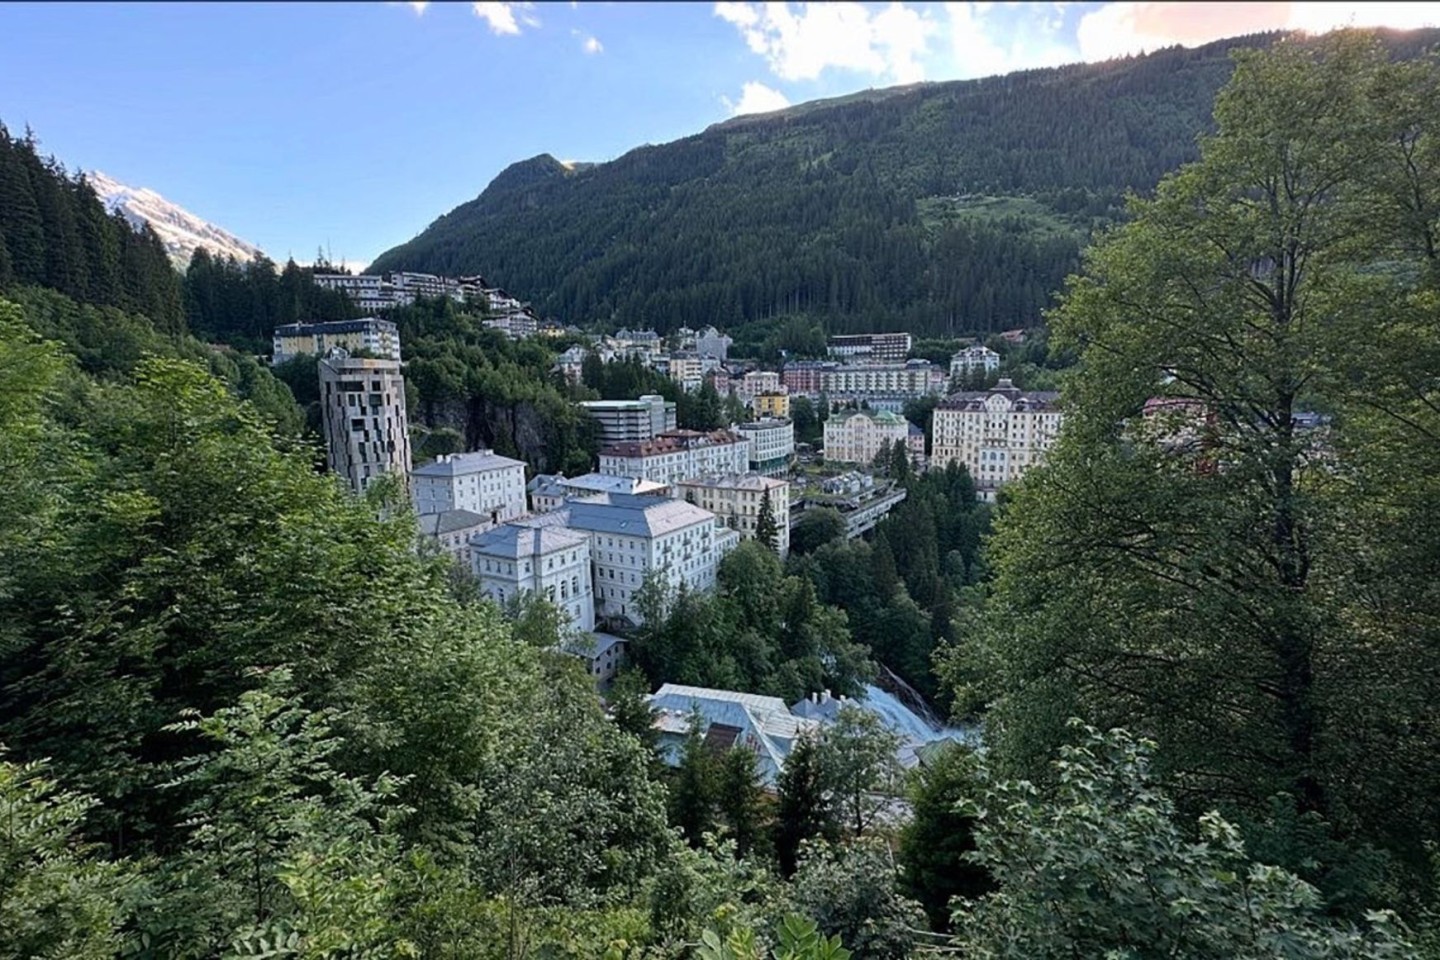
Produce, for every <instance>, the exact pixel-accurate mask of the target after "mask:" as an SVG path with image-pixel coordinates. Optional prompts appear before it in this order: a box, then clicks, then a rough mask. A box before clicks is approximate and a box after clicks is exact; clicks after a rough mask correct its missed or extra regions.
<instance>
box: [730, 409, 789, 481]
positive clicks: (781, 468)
mask: <svg viewBox="0 0 1440 960" xmlns="http://www.w3.org/2000/svg"><path fill="white" fill-rule="evenodd" d="M736 429H737V430H739V431H740V436H742V437H744V438H745V440H746V442H747V443H749V445H750V452H749V454H748V456H749V458H750V459H749V469H750V471H751V472H752V473H758V474H762V475H764V476H767V477H775V476H780V475H782V474H784V473H786V472H787V471H788V470H789V469H790V462H791V461H792V460H794V459H795V424H794V422H793V421H791V420H788V419H781V418H773V417H764V418H762V419H759V420H752V421H750V422H749V423H742V424H739V425H737V426H736Z"/></svg>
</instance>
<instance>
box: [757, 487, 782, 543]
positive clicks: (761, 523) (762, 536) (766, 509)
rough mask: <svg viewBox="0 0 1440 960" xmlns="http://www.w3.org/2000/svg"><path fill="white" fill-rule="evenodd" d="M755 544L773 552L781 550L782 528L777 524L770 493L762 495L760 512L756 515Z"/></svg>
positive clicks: (765, 492)
mask: <svg viewBox="0 0 1440 960" xmlns="http://www.w3.org/2000/svg"><path fill="white" fill-rule="evenodd" d="M755 542H756V543H758V544H760V545H761V546H764V547H768V548H769V549H770V550H772V551H779V549H780V526H779V525H778V524H777V523H776V522H775V506H774V504H772V503H771V502H770V491H769V490H768V489H767V490H765V491H764V492H763V493H762V494H760V510H759V512H758V513H757V514H756V515H755Z"/></svg>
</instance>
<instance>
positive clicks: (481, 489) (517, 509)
mask: <svg viewBox="0 0 1440 960" xmlns="http://www.w3.org/2000/svg"><path fill="white" fill-rule="evenodd" d="M410 488H411V492H412V494H413V496H414V499H415V512H416V513H418V514H421V515H422V516H423V515H424V514H427V513H443V512H445V511H446V510H469V511H470V512H472V513H478V514H480V515H481V516H485V517H489V518H490V520H491V522H492V523H504V522H505V521H507V520H513V519H515V518H516V517H518V516H520V515H521V514H523V513H525V464H524V463H522V462H521V461H519V460H512V459H510V458H509V457H502V456H500V455H498V454H496V453H495V452H494V451H492V450H477V451H475V452H473V453H449V454H443V455H441V456H440V457H437V458H436V459H435V461H434V462H433V463H427V464H426V465H425V466H423V467H417V468H416V469H415V470H413V471H411V473H410Z"/></svg>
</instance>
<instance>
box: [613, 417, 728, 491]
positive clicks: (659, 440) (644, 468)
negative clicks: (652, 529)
mask: <svg viewBox="0 0 1440 960" xmlns="http://www.w3.org/2000/svg"><path fill="white" fill-rule="evenodd" d="M749 463H750V444H749V443H748V442H747V441H746V440H745V439H744V438H743V437H740V436H738V435H736V434H734V433H731V432H730V431H728V430H714V431H711V432H709V433H701V432H699V431H696V430H670V431H667V432H665V433H661V434H658V435H656V436H655V438H654V439H652V440H644V441H640V442H630V443H617V444H615V445H614V446H610V447H606V448H605V449H603V450H601V451H600V472H601V473H608V474H610V475H611V476H616V477H639V478H641V479H644V480H653V481H654V482H656V483H667V484H668V483H675V482H677V481H680V480H684V479H685V478H687V477H698V476H700V475H701V474H706V473H744V472H745V471H746V470H747V469H748V468H749Z"/></svg>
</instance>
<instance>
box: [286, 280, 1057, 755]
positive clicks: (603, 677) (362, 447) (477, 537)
mask: <svg viewBox="0 0 1440 960" xmlns="http://www.w3.org/2000/svg"><path fill="white" fill-rule="evenodd" d="M316 282H317V283H318V284H321V285H323V286H327V287H329V288H332V289H336V290H341V291H343V292H344V293H345V294H346V295H347V296H348V297H350V298H351V299H352V300H353V301H354V303H355V305H356V306H357V307H358V308H359V309H361V310H362V311H374V312H375V313H376V314H383V313H384V312H385V311H387V310H389V309H391V308H393V307H395V306H405V305H410V304H413V303H414V302H415V301H416V299H417V298H436V297H442V298H448V299H450V300H452V301H454V302H455V303H457V304H464V305H466V306H467V308H469V309H473V310H478V311H479V312H480V313H481V314H482V315H483V316H484V318H485V319H484V321H483V322H484V324H485V325H486V326H487V327H490V328H492V329H496V330H498V331H500V332H502V333H503V334H504V335H505V336H506V337H507V338H510V339H516V340H522V339H525V338H528V337H554V336H566V337H568V338H570V339H572V340H573V341H575V342H573V343H572V344H571V345H570V346H568V347H567V348H566V349H564V350H563V351H561V352H559V353H558V354H557V356H556V360H555V364H554V368H553V372H554V373H555V375H556V376H558V377H561V378H563V380H564V381H565V382H568V383H578V382H579V380H580V378H581V375H582V370H583V368H584V366H585V364H586V363H587V362H591V363H593V362H596V361H598V362H599V363H601V364H610V363H616V362H625V361H630V362H638V363H640V364H642V365H643V366H644V367H645V368H647V369H649V370H653V371H655V372H656V373H658V374H660V375H663V376H664V377H667V378H669V379H670V380H671V381H673V382H674V383H675V384H676V385H677V386H678V387H679V388H680V389H681V390H683V391H684V392H685V393H687V394H694V393H696V392H698V391H700V390H702V389H713V390H714V391H715V392H716V393H717V395H719V396H722V397H726V398H728V399H729V400H730V401H732V407H731V409H733V410H736V411H738V412H739V413H740V416H739V417H737V418H736V419H735V420H734V421H733V422H731V423H730V424H728V425H727V426H726V427H723V428H720V429H714V430H709V431H697V430H689V429H682V428H681V427H680V426H679V422H678V418H677V410H676V407H677V404H676V402H675V401H673V400H667V399H665V397H663V396H661V395H658V394H644V395H640V396H634V397H631V398H628V399H617V400H582V401H577V402H576V407H577V408H578V409H579V410H580V411H583V413H584V414H585V415H586V417H588V418H589V420H590V421H591V422H592V423H593V429H594V431H595V434H596V438H597V448H598V453H597V456H596V458H595V462H594V463H592V464H591V467H592V469H591V471H590V472H588V473H582V474H577V475H574V476H565V475H563V474H554V473H550V474H547V473H542V472H540V471H539V470H538V469H537V468H536V466H535V465H534V464H530V463H526V462H524V461H522V460H519V459H514V458H511V457H506V456H501V455H499V454H497V453H496V452H494V451H493V450H489V449H476V450H471V451H468V452H455V453H447V454H440V455H439V456H437V457H435V458H433V459H432V460H430V461H429V462H425V463H417V462H416V461H415V457H414V456H413V454H412V444H411V438H410V430H409V425H410V423H411V416H410V413H409V411H407V409H406V388H405V366H406V364H405V358H404V351H403V345H402V343H401V342H400V336H399V333H398V330H397V327H396V325H395V324H394V323H393V322H392V321H390V320H387V319H385V318H384V316H382V315H371V316H366V317H363V318H361V319H357V320H344V321H332V322H318V323H297V324H290V325H284V326H279V327H277V328H276V330H275V333H274V340H273V349H272V354H271V362H272V363H275V364H280V363H284V362H287V361H289V360H291V359H293V358H295V357H296V356H300V355H307V354H308V355H313V356H315V357H317V359H318V371H319V379H320V394H321V399H322V411H323V427H324V436H325V443H326V452H327V460H328V463H329V466H330V469H331V470H332V471H333V472H334V473H335V474H336V475H337V476H338V477H340V478H342V479H343V480H344V481H345V483H346V484H348V486H349V487H350V488H351V489H352V490H353V491H354V492H355V493H357V494H360V493H364V492H365V491H366V490H367V489H369V488H370V487H371V486H372V485H374V484H375V483H377V482H378V481H379V480H380V479H381V478H383V477H395V478H398V479H399V480H400V481H401V485H402V487H403V489H404V490H405V491H406V494H407V495H408V497H409V500H410V503H411V505H412V507H413V509H414V512H415V514H416V518H417V523H418V526H419V533H420V535H421V537H422V539H423V540H425V541H428V542H430V543H432V544H433V545H434V547H435V548H436V549H439V550H441V551H443V552H445V553H447V554H449V555H450V556H452V557H453V558H454V560H455V562H456V563H457V564H458V565H459V566H460V568H461V569H463V570H465V571H466V572H467V573H468V574H469V575H471V576H473V577H474V579H475V581H476V582H477V583H478V584H479V588H480V590H481V591H482V592H483V594H484V595H486V596H488V597H490V598H492V599H493V600H494V601H495V602H496V603H498V604H500V605H502V606H505V605H507V604H508V605H511V607H513V606H514V605H515V604H517V603H520V602H521V601H522V599H523V598H524V597H525V596H527V595H533V596H538V597H543V598H544V599H545V600H546V601H547V602H548V603H550V604H552V605H553V606H554V607H555V609H556V610H558V611H559V613H560V614H561V615H562V616H563V618H564V620H565V623H566V633H567V636H569V637H570V639H569V640H567V641H566V642H565V644H564V649H565V651H566V652H568V653H572V654H574V655H576V656H579V657H580V658H582V660H584V661H585V665H586V668H587V670H588V672H589V674H590V675H591V676H592V677H593V678H594V681H595V683H596V685H597V686H598V687H599V688H600V690H601V691H604V690H605V689H607V688H608V686H609V685H610V684H611V683H612V682H613V681H614V679H615V677H616V676H617V674H618V673H619V672H620V670H621V669H622V667H623V666H624V665H625V662H626V648H627V643H628V639H627V638H628V637H630V636H633V634H634V632H635V631H636V630H637V629H638V628H640V627H641V626H642V625H643V623H644V616H645V614H644V612H643V610H642V606H643V604H642V603H641V601H640V596H641V591H642V588H643V587H644V585H645V584H646V582H647V579H650V578H659V580H660V581H661V582H663V583H664V584H665V585H666V586H668V587H669V588H671V589H675V590H683V591H689V592H698V593H704V592H706V591H709V590H711V589H713V587H714V586H715V583H716V572H717V570H718V568H719V566H720V563H721V560H722V559H723V558H724V557H725V555H726V554H727V553H729V552H730V551H731V550H733V549H734V548H735V547H736V545H738V544H739V543H740V542H742V541H746V540H757V541H759V542H761V543H762V544H763V545H764V546H766V547H767V548H768V549H770V550H771V551H773V552H774V553H775V554H776V555H777V556H778V557H779V558H781V559H782V560H783V559H784V558H785V557H786V556H787V555H788V554H789V552H790V543H791V537H792V531H793V530H794V529H795V528H796V526H797V525H798V524H800V523H801V522H802V521H803V520H804V518H805V516H806V514H807V512H809V511H815V510H826V509H828V510H831V511H835V512H838V513H839V514H840V516H841V517H843V519H844V527H843V531H844V536H845V537H846V538H851V539H853V538H859V537H863V536H866V535H867V534H869V532H870V531H872V530H874V529H875V527H876V525H877V524H878V523H879V522H880V521H881V520H883V519H884V518H885V517H886V516H887V515H888V514H890V513H891V511H892V510H893V509H894V508H895V507H896V506H897V505H898V504H900V503H901V502H902V501H903V500H904V499H905V496H906V490H905V487H904V486H903V485H901V484H899V483H896V482H895V481H894V479H893V478H892V477H891V475H890V474H891V469H890V468H891V464H892V462H893V461H894V459H895V458H897V457H898V458H900V459H901V460H903V461H905V464H906V468H907V469H908V470H910V471H913V472H914V473H917V474H920V473H924V472H925V471H927V470H932V469H935V470H942V471H943V470H944V469H945V468H946V467H947V466H949V465H951V464H955V465H958V466H960V467H963V468H964V470H965V471H967V472H968V474H969V476H970V477H972V478H974V482H975V487H976V494H977V496H978V497H979V498H980V499H981V500H985V501H993V500H994V499H995V498H996V496H997V495H998V494H999V492H1000V491H1001V490H1002V489H1003V487H1004V486H1005V485H1006V484H1008V483H1012V482H1014V481H1016V480H1018V479H1020V478H1021V477H1022V476H1023V475H1024V474H1025V472H1026V470H1027V469H1028V468H1029V467H1031V466H1033V465H1035V464H1038V463H1040V462H1042V461H1043V459H1044V457H1045V453H1046V451H1047V450H1048V449H1049V448H1050V446H1051V445H1052V444H1053V443H1054V441H1055V438H1056V436H1057V435H1058V432H1059V429H1060V424H1061V418H1062V414H1061V412H1060V410H1059V408H1058V406H1057V404H1056V394H1055V393H1054V392H1046V391H1023V390H1020V389H1018V388H1017V387H1015V386H1014V385H1013V383H1012V382H1011V381H1010V380H1009V379H1006V378H997V376H996V374H997V371H998V370H999V368H1000V361H1001V357H1000V354H999V353H998V352H997V351H996V350H993V349H991V348H990V347H988V346H986V345H984V344H979V343H971V344H969V345H967V346H965V347H963V348H962V349H961V350H959V352H957V353H955V354H954V355H953V356H952V357H951V358H950V361H949V363H948V365H944V364H936V363H932V362H930V361H929V360H926V359H916V358H914V357H912V356H911V352H912V348H913V341H912V337H911V335H910V334H908V333H903V332H902V333H880V334H856V335H836V336H832V337H830V338H829V339H828V341H827V344H826V348H827V352H828V354H829V357H828V358H826V359H819V360H816V359H795V360H790V359H788V358H787V359H783V360H782V361H781V362H780V363H778V364H775V365H773V366H767V365H764V364H761V363H759V362H756V361H754V360H742V359H737V358H734V357H732V356H730V349H731V347H732V345H733V342H734V341H733V340H732V338H731V337H729V336H727V335H726V334H725V333H724V332H723V331H721V330H718V329H716V328H715V327H705V328H702V329H699V330H693V329H689V328H683V327H682V328H680V329H678V330H676V331H674V332H673V333H672V334H670V335H666V336H662V335H661V334H659V333H657V332H655V331H653V330H648V329H644V330H635V329H629V328H624V327H622V328H620V329H618V330H616V331H615V332H614V333H597V334H594V335H585V334H583V333H581V332H580V331H578V330H576V329H575V328H573V327H570V328H566V327H564V326H563V325H561V324H558V323H554V322H549V323H546V322H542V321H540V320H539V319H538V318H537V317H536V316H535V314H534V313H533V312H532V311H531V310H530V308H529V307H528V305H526V304H523V303H521V302H519V301H518V300H515V299H514V298H512V297H509V296H508V295H507V294H505V293H504V291H503V290H499V289H498V288H494V287H490V286H488V285H486V284H485V282H484V281H483V279H482V278H479V277H469V278H458V279H452V278H448V277H440V276H433V275H425V274H415V273H393V274H388V275H385V276H350V275H345V274H335V275H327V274H319V275H317V277H316ZM1016 337H1017V339H1020V338H1019V335H1018V334H1017V335H1016ZM987 383H988V386H982V388H981V389H966V387H970V386H974V385H976V384H980V385H984V384H987ZM802 398H803V400H802ZM796 401H801V402H804V403H806V404H808V405H809V406H810V407H811V408H812V409H813V408H817V407H818V408H819V409H821V410H823V412H824V415H823V425H822V428H821V430H820V432H819V435H818V437H817V438H816V439H817V441H818V442H814V443H806V442H797V438H796V430H795V423H794V420H793V418H792V415H791V414H792V404H793V403H794V402H796ZM917 401H919V402H922V403H925V404H927V405H928V406H930V407H931V408H933V421H932V423H931V424H930V431H929V436H927V430H926V429H925V428H923V427H922V426H921V425H920V424H917V423H915V422H912V421H910V420H907V419H906V418H905V416H904V411H905V410H906V408H907V404H914V403H915V402H917ZM681 691H682V688H678V687H675V686H674V685H670V686H668V687H666V688H663V689H662V690H660V691H658V692H657V693H655V694H654V695H653V697H652V700H653V703H654V704H655V706H656V707H657V709H658V710H659V712H658V713H657V721H656V722H657V724H659V729H661V730H662V731H670V733H671V734H675V735H677V736H678V735H680V734H683V727H684V725H685V723H686V722H688V721H686V720H685V716H688V714H687V713H685V711H681V712H680V713H676V712H675V710H674V709H673V708H672V707H671V706H670V704H671V701H674V700H675V699H676V698H677V697H678V696H680V692H681ZM683 692H685V696H686V697H688V698H689V699H688V700H687V702H688V703H691V704H692V706H694V707H695V708H696V709H699V710H700V711H701V713H702V714H704V715H706V717H707V723H709V724H721V725H722V726H723V725H726V724H729V725H733V724H734V721H735V719H736V717H737V716H743V717H744V723H742V724H741V727H742V728H744V729H745V730H746V731H748V734H747V735H749V736H751V737H752V738H753V739H756V742H757V743H762V744H766V745H767V746H766V749H767V750H768V751H770V753H771V755H772V759H773V763H774V764H775V772H778V770H779V769H780V767H781V766H783V762H784V757H785V754H786V746H785V745H786V744H788V743H789V742H791V740H793V737H791V738H790V739H786V738H784V737H780V738H778V739H777V738H775V737H773V736H771V735H769V734H767V733H766V732H765V731H766V728H767V724H769V725H770V726H773V724H774V721H773V720H769V721H767V720H766V719H765V718H766V717H773V716H776V715H777V713H776V709H777V708H775V707H773V706H770V705H769V703H770V701H766V700H765V699H764V698H757V696H756V695H755V694H754V693H753V692H746V691H724V690H706V689H701V688H694V689H690V688H683ZM896 692H899V693H901V695H902V696H908V698H909V699H910V701H911V703H912V704H913V706H914V707H915V708H916V709H918V710H921V711H926V712H928V710H927V707H926V705H925V704H924V702H923V700H921V699H920V698H919V696H918V694H915V693H914V691H913V690H906V691H896ZM874 695H875V699H877V700H884V699H885V698H886V697H888V696H889V695H890V694H889V692H887V691H881V690H879V689H878V688H877V689H875V690H874ZM837 702H838V701H837ZM895 703H896V706H897V711H898V713H899V714H900V715H903V716H904V717H905V719H904V720H903V721H901V722H900V726H901V727H904V728H907V730H908V735H907V736H906V738H905V739H904V745H905V746H904V749H905V750H906V751H908V752H907V756H908V757H910V758H912V760H913V757H914V756H915V753H914V750H915V747H916V746H917V745H918V744H920V743H922V742H923V741H924V740H925V739H927V737H924V736H920V735H917V734H916V733H915V731H916V730H917V729H918V730H921V731H924V730H927V729H928V730H929V736H928V739H933V738H935V737H939V736H948V735H955V734H954V733H953V732H948V731H947V730H946V729H945V728H943V727H942V726H940V725H938V724H936V723H929V724H926V723H924V722H917V721H916V720H915V719H914V717H915V714H914V713H909V712H907V711H906V708H905V707H903V706H900V705H899V701H895ZM801 706H802V705H800V704H797V705H796V707H797V708H799V707H801ZM780 707H781V708H783V709H787V710H788V708H784V705H783V704H781V705H780ZM810 707H811V709H812V711H813V708H814V705H813V704H812V705H810ZM667 711H668V712H667ZM802 712H803V711H802ZM832 712H833V709H832ZM682 714H683V715H682ZM895 715H896V711H892V714H891V716H892V717H893V716H895ZM784 716H787V717H788V716H789V714H788V712H787V713H785V714H784ZM726 718H728V719H726ZM815 722H817V721H815V720H814V719H813V718H812V719H809V720H797V721H790V720H785V721H783V722H782V726H784V725H787V724H790V725H793V723H801V724H804V723H812V724H813V723H815ZM677 724H678V726H677Z"/></svg>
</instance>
